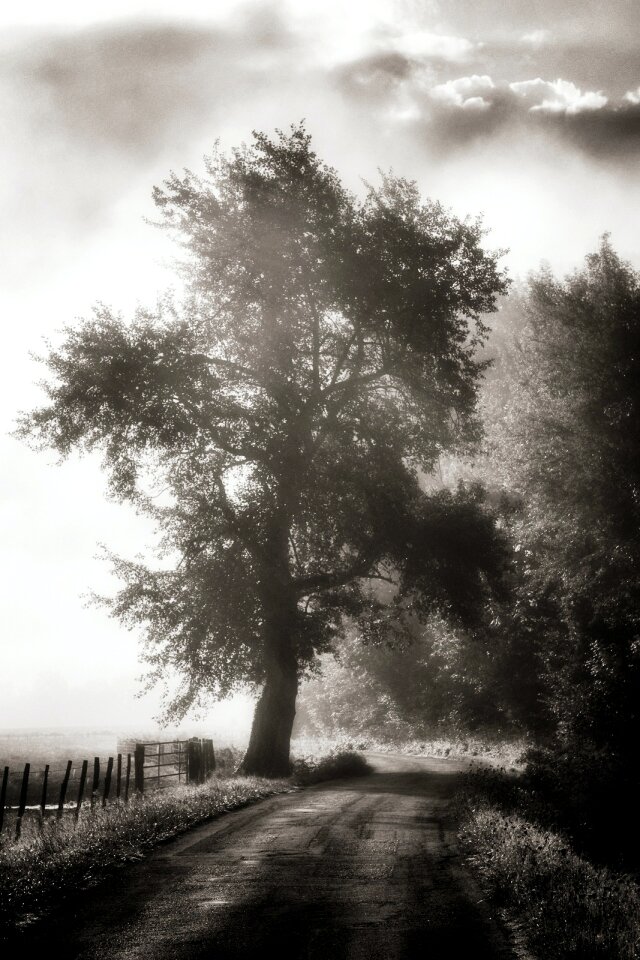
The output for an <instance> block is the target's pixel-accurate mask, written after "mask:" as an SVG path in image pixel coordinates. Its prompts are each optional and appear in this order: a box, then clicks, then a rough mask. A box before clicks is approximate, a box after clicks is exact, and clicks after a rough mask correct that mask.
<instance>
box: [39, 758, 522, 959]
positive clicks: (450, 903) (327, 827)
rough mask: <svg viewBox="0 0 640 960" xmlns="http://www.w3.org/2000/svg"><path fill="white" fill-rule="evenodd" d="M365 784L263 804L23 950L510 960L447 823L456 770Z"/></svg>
mask: <svg viewBox="0 0 640 960" xmlns="http://www.w3.org/2000/svg"><path fill="white" fill-rule="evenodd" d="M369 759H370V761H371V762H372V763H373V765H374V767H375V773H373V774H372V775H371V776H368V777H363V778H358V779H353V780H348V781H347V780H345V781H332V782H330V783H325V784H320V785H318V786H315V787H312V788H311V789H308V790H304V791H300V792H296V793H293V794H286V795H283V796H278V797H273V798H270V799H268V800H265V801H262V802H260V803H258V804H255V805H253V806H251V807H248V808H246V809H244V810H238V811H236V812H234V813H230V814H227V815H225V816H224V817H222V818H220V819H218V820H215V821H213V822H211V823H208V824H205V825H203V826H200V827H197V828H195V829H193V830H191V831H189V832H188V833H187V834H184V835H183V836H181V837H179V838H178V839H176V840H173V841H171V842H170V843H167V844H165V845H163V846H162V847H160V848H158V849H157V850H156V851H155V852H154V853H152V854H151V855H150V856H149V857H147V858H146V859H145V860H144V861H142V862H140V863H139V864H136V865H134V866H131V867H128V868H126V869H123V871H122V872H121V873H120V874H118V875H117V876H116V878H115V879H114V880H112V881H110V882H108V883H107V884H106V885H105V886H103V887H101V888H100V889H99V890H98V889H97V890H95V891H94V892H92V893H91V894H89V895H86V896H84V897H83V898H81V901H80V902H79V904H78V905H77V906H76V907H75V908H71V907H67V908H65V910H64V911H61V912H60V913H59V914H58V915H57V916H56V918H55V919H53V920H51V921H49V922H47V923H45V924H42V925H40V926H38V927H37V928H34V930H33V932H32V933H31V934H29V936H28V937H26V938H25V942H24V949H25V950H26V952H25V953H22V954H21V955H22V956H27V955H28V956H34V957H35V956H51V955H55V954H58V953H59V954H60V955H61V956H64V957H65V958H66V960H72V958H78V960H79V958H82V960H105V958H108V960H134V958H140V960H142V958H144V960H205V958H208V960H240V958H254V957H259V958H265V960H267V957H275V958H278V960H302V958H304V960H377V958H380V960H396V958H397V960H400V958H403V960H404V958H414V957H415V958H420V960H439V958H445V957H446V958H449V957H452V958H453V957H461V958H467V957H472V958H473V960H488V958H492V960H513V958H514V957H515V954H514V953H513V952H512V948H511V947H510V946H509V945H508V943H507V941H506V937H505V935H504V934H503V932H502V931H501V929H500V927H499V925H498V923H497V921H496V920H495V918H492V916H491V912H490V910H489V908H488V907H487V906H486V904H485V903H484V902H483V901H482V894H481V893H480V892H479V891H478V888H477V887H476V885H475V883H474V881H473V879H472V878H471V877H470V876H469V874H468V871H467V870H466V869H465V867H464V865H463V863H462V861H461V859H460V857H459V855H458V853H457V850H456V845H455V833H454V832H453V830H452V825H451V823H450V822H449V809H448V808H449V803H450V799H451V796H452V794H453V792H454V790H455V785H456V781H457V778H458V775H459V772H460V771H461V770H462V769H463V768H464V764H462V763H458V762H456V761H454V760H436V759H427V758H414V757H400V756H395V755H391V756H390V755H382V754H371V755H369Z"/></svg>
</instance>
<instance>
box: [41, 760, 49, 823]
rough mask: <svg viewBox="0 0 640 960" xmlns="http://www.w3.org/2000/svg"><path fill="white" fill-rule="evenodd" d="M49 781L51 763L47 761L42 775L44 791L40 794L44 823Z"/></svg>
mask: <svg viewBox="0 0 640 960" xmlns="http://www.w3.org/2000/svg"><path fill="white" fill-rule="evenodd" d="M48 783H49V764H48V763H47V764H46V765H45V768H44V774H43V776H42V793H41V795H40V816H41V817H42V822H43V823H44V812H45V809H46V806H47V786H48Z"/></svg>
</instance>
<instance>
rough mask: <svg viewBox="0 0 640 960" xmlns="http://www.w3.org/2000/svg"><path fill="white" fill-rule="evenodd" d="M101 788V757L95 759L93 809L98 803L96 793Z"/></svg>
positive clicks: (92, 786) (92, 791)
mask: <svg viewBox="0 0 640 960" xmlns="http://www.w3.org/2000/svg"><path fill="white" fill-rule="evenodd" d="M99 786H100V757H94V758H93V780H92V782H91V809H92V810H93V805H94V804H95V802H96V793H97V792H98V787H99Z"/></svg>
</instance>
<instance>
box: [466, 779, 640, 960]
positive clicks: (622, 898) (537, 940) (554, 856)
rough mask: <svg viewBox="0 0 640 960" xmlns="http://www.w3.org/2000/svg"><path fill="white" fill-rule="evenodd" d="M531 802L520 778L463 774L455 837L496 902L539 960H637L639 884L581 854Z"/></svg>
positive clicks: (639, 919)
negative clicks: (520, 784) (590, 860)
mask: <svg viewBox="0 0 640 960" xmlns="http://www.w3.org/2000/svg"><path fill="white" fill-rule="evenodd" d="M530 804H531V798H530V797H529V795H528V792H524V791H522V790H521V788H520V787H519V785H518V777H517V776H514V775H511V776H508V775H506V774H504V773H502V774H501V773H499V772H496V771H493V772H488V771H479V772H477V773H475V774H473V773H472V774H469V775H468V776H467V781H466V788H465V791H464V794H463V797H462V800H461V810H460V813H461V826H460V836H461V840H462V842H463V844H464V846H465V847H466V849H467V851H468V853H469V859H470V860H471V862H472V863H473V865H474V866H475V868H476V869H477V871H478V872H479V873H480V875H481V877H482V879H483V881H484V883H485V886H486V887H487V889H488V891H489V893H490V895H491V897H492V899H493V900H494V902H495V903H496V904H497V905H499V906H500V907H502V908H503V909H504V910H505V912H506V914H507V916H508V917H509V918H510V919H511V920H512V921H514V922H515V924H516V925H517V927H518V928H519V930H520V931H521V933H522V935H523V937H524V940H525V942H526V945H527V947H528V948H529V950H530V951H531V952H532V953H533V954H534V955H535V956H536V957H538V958H539V960H605V958H606V960H634V958H637V957H639V956H640V888H639V887H638V885H637V883H635V882H634V881H633V880H632V879H631V878H630V877H628V876H626V875H623V874H618V873H615V872H613V871H612V870H609V869H607V868H606V867H597V866H595V865H594V864H592V863H590V862H589V861H588V860H586V859H584V858H583V857H580V856H578V855H577V854H576V853H575V852H574V851H573V850H572V849H571V847H570V845H569V842H568V841H567V839H566V837H565V836H564V835H563V834H562V833H561V832H558V831H556V830H554V829H553V828H551V827H550V826H549V825H544V820H545V819H546V817H547V816H548V811H547V810H545V809H542V808H540V809H539V810H536V809H535V808H534V807H531V805H530ZM527 807H529V809H527ZM526 814H529V815H530V816H533V817H534V818H535V819H536V820H538V822H532V819H530V816H527V815H526Z"/></svg>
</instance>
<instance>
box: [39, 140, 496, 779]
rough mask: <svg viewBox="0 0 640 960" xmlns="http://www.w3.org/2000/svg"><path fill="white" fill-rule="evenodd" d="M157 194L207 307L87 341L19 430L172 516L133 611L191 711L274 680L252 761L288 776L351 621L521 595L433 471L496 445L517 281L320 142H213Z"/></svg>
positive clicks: (466, 609)
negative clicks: (490, 369) (485, 356)
mask: <svg viewBox="0 0 640 960" xmlns="http://www.w3.org/2000/svg"><path fill="white" fill-rule="evenodd" d="M155 202H156V204H157V208H158V210H159V213H160V224H161V225H162V226H164V227H165V228H167V229H169V230H171V231H173V232H174V234H175V235H176V237H177V239H178V241H179V243H180V244H181V245H182V248H183V251H184V255H183V258H182V269H183V271H184V275H185V280H186V287H185V290H186V292H185V296H184V298H183V299H182V301H181V302H180V304H176V303H175V302H173V301H172V300H171V299H170V298H166V299H165V300H164V301H163V302H162V303H160V304H159V306H158V307H157V309H155V310H154V311H151V312H148V311H142V310H140V311H138V312H137V314H136V315H135V317H134V318H133V319H132V320H131V321H130V322H126V321H124V320H123V319H122V318H120V317H118V316H116V315H114V314H113V313H112V312H111V311H110V310H109V309H107V308H104V307H100V308H98V309H97V310H95V312H94V315H93V317H92V318H91V319H88V320H87V321H85V322H84V323H82V324H81V325H79V326H78V327H76V328H74V329H68V330H67V331H66V339H65V340H64V342H63V343H62V345H61V346H60V347H58V348H56V349H52V350H50V352H49V354H48V356H47V358H46V362H47V364H48V367H49V369H50V371H51V374H52V377H50V380H49V384H48V388H47V389H48V401H47V402H46V404H45V405H44V406H43V407H42V408H40V409H37V410H35V411H33V412H32V413H30V414H29V415H27V416H26V417H25V418H24V420H23V424H22V429H23V431H24V433H25V434H27V435H29V436H31V437H32V438H35V439H36V441H37V442H40V443H42V444H44V445H52V446H53V447H55V448H57V449H58V450H59V451H61V452H62V453H63V454H65V453H67V452H68V451H70V450H71V449H72V448H78V447H79V448H84V449H93V448H99V449H101V450H102V452H103V454H104V463H105V467H106V469H107V471H108V475H109V478H110V488H111V492H112V493H113V494H114V495H115V496H116V497H119V498H121V499H122V500H126V499H128V500H131V501H133V502H135V503H136V504H137V506H138V507H139V508H140V509H141V510H144V511H147V512H149V513H151V514H152V515H153V516H154V517H155V518H156V519H157V521H158V524H159V526H160V528H161V530H162V532H163V536H164V543H163V546H164V553H165V558H164V562H163V563H162V564H161V565H160V566H159V567H157V568H151V567H148V566H146V565H144V564H142V563H133V562H129V561H125V560H117V561H116V565H117V568H118V571H119V573H120V575H121V576H122V578H123V579H124V581H125V586H124V588H123V589H122V591H121V592H120V593H119V595H118V596H117V598H116V599H115V601H114V604H113V606H114V610H115V613H116V614H117V615H118V616H119V617H120V618H121V619H122V620H123V621H124V622H126V623H129V624H139V623H142V624H144V625H145V627H146V631H147V633H146V635H147V641H148V644H147V649H148V656H149V659H150V660H151V661H152V664H154V666H155V668H156V671H157V673H158V675H161V674H162V673H163V672H164V671H165V670H166V668H167V667H168V666H171V667H172V668H174V669H176V670H177V672H178V673H179V674H180V676H181V677H182V681H183V685H182V688H181V690H180V692H179V694H178V695H177V696H176V697H175V698H174V700H173V709H174V713H175V714H176V715H179V714H183V713H184V712H185V711H186V710H187V709H188V708H189V707H190V706H191V705H192V704H193V703H194V701H196V700H197V699H198V697H199V696H200V695H201V694H203V693H205V694H209V695H211V694H213V695H214V696H218V697H220V696H224V695H226V694H228V693H230V692H231V691H232V690H234V689H235V688H236V687H237V686H238V685H239V684H246V683H251V684H254V685H262V693H261V696H260V699H259V701H258V704H257V708H256V714H255V719H254V724H253V729H252V733H251V739H250V743H249V748H248V751H247V754H246V757H245V760H244V769H245V770H246V771H249V772H256V773H264V774H279V773H283V772H286V771H287V770H288V766H289V742H290V735H291V728H292V724H293V719H294V714H295V701H296V693H297V689H298V682H299V678H300V676H301V674H302V673H303V671H304V670H305V668H306V667H308V666H309V665H310V664H312V662H313V661H314V657H315V656H316V655H317V654H318V653H319V652H321V651H322V650H325V649H327V648H328V647H329V646H330V644H331V641H332V639H333V638H334V637H335V635H336V633H338V632H339V630H340V627H341V624H342V622H343V620H344V618H345V617H349V618H351V619H352V620H353V619H356V620H358V619H359V620H360V621H361V624H362V625H365V626H366V628H367V629H368V630H369V631H370V632H373V633H375V632H376V631H378V632H380V631H381V630H382V629H383V627H384V624H385V622H389V623H391V622H394V623H397V620H398V615H399V614H400V613H401V614H402V615H405V616H407V615H411V616H416V615H420V614H421V612H426V611H427V610H429V609H431V608H432V606H433V605H434V604H437V605H439V606H440V607H441V608H443V609H445V610H446V611H448V612H449V613H450V614H452V615H454V616H458V617H460V618H461V619H463V620H465V621H467V622H468V621H470V620H473V618H474V617H475V616H476V615H477V611H478V610H479V608H480V607H481V606H482V603H483V600H484V598H485V596H486V593H487V589H488V584H489V583H490V581H491V580H492V579H496V580H497V579H498V578H499V575H500V562H501V560H500V556H501V554H500V549H499V546H500V537H499V535H498V533H497V531H496V529H495V526H494V524H493V521H492V519H491V517H490V516H489V515H488V514H487V513H486V512H485V511H484V510H483V507H482V503H481V497H480V495H479V494H478V491H467V492H465V491H461V492H460V493H459V494H457V495H454V494H439V495H437V496H433V497H428V496H427V495H426V494H424V493H423V492H422V490H421V487H420V484H419V470H420V469H422V470H429V469H431V467H432V466H433V464H434V462H435V461H436V460H437V458H438V456H439V455H440V453H441V452H442V451H444V450H448V449H452V448H459V447H463V446H465V445H469V444H470V443H472V442H473V441H474V440H475V439H476V438H477V436H478V423H477V420H476V417H475V401H476V392H477V385H478V380H479V378H480V376H481V374H482V370H483V364H482V363H481V362H479V361H478V360H477V359H476V356H475V352H476V348H477V346H478V344H479V343H480V342H481V341H482V339H483V337H484V334H485V327H484V326H483V324H482V321H481V319H480V318H481V315H483V314H485V313H486V312H487V311H490V310H492V309H493V307H494V300H495V297H496V295H497V294H498V293H500V292H502V291H503V290H504V287H505V279H504V276H503V275H502V273H501V272H500V270H499V269H498V266H497V255H496V254H493V253H488V252H486V251H485V250H483V248H482V246H481V242H482V230H481V227H480V225H479V223H478V222H475V221H473V222H471V221H466V220H465V221H460V220H458V219H456V218H455V217H453V216H451V215H450V214H449V213H447V212H446V211H445V210H444V209H443V208H442V207H441V206H440V205H438V204H437V203H433V202H423V201H422V200H421V198H420V195H419V192H418V190H417V188H416V186H415V184H413V183H409V182H407V181H405V180H403V179H400V178H397V177H395V176H391V175H389V176H382V182H381V185H380V186H379V187H375V188H374V187H367V189H366V194H365V196H364V199H363V200H359V199H356V198H355V197H354V196H352V195H351V194H350V193H349V192H347V191H346V190H345V189H344V188H343V187H342V185H341V183H340V181H339V179H338V176H337V175H336V173H335V171H333V170H332V169H330V168H328V167H327V166H325V165H323V164H322V163H321V162H320V160H319V159H318V157H317V156H316V154H315V153H314V152H313V150H312V149H311V145H310V138H309V136H308V134H307V133H306V132H305V130H304V128H303V127H294V128H292V130H291V132H290V133H289V134H283V133H278V135H277V136H276V137H275V138H273V139H272V138H269V137H267V136H265V135H263V134H254V140H253V142H252V144H251V145H249V146H243V147H241V148H239V149H237V150H235V151H233V152H232V154H231V155H229V156H226V155H224V154H222V153H221V152H220V151H219V150H217V149H216V151H214V153H213V155H212V156H210V157H209V158H208V159H207V160H206V173H205V174H203V176H202V177H198V176H195V175H194V174H193V173H191V172H189V171H185V172H184V174H183V175H181V176H178V175H175V174H172V175H171V176H170V177H169V179H168V180H167V181H166V182H165V183H164V185H163V186H162V187H161V188H157V189H156V190H155ZM159 476H161V477H162V478H163V482H164V485H165V487H166V491H165V493H164V496H163V498H162V499H161V502H158V500H154V499H152V498H150V497H149V496H148V493H147V491H148V480H149V478H154V479H156V480H157V478H158V477H159ZM374 580H380V581H383V582H384V581H389V583H388V584H385V586H386V587H387V588H388V592H389V596H388V598H387V600H388V604H387V605H388V606H390V607H391V608H392V611H393V612H392V613H388V612H387V613H385V610H384V607H385V603H383V601H382V600H380V599H379V597H378V599H376V598H375V596H374V595H373V593H372V591H371V590H370V589H369V587H368V584H370V583H371V581H374Z"/></svg>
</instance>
